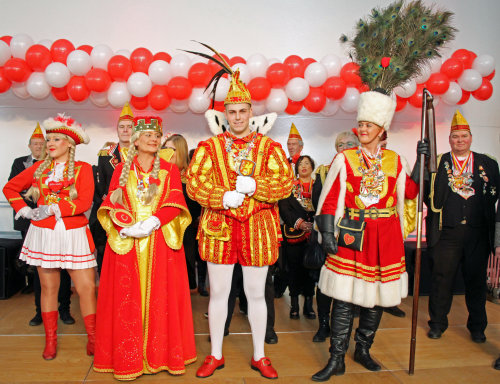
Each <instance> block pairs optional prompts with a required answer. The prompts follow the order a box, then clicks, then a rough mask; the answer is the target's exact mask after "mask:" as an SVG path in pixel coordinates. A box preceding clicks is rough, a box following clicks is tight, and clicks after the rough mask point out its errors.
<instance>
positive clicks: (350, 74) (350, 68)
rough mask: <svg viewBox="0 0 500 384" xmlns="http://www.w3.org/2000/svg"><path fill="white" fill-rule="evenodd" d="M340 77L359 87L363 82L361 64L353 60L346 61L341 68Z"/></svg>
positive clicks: (347, 82)
mask: <svg viewBox="0 0 500 384" xmlns="http://www.w3.org/2000/svg"><path fill="white" fill-rule="evenodd" d="M340 77H341V78H342V79H343V80H344V81H345V83H346V84H347V85H348V86H349V85H351V86H353V87H359V86H360V85H361V84H362V82H361V77H359V65H358V64H356V63H353V62H350V63H346V64H344V66H343V67H342V69H341V70H340Z"/></svg>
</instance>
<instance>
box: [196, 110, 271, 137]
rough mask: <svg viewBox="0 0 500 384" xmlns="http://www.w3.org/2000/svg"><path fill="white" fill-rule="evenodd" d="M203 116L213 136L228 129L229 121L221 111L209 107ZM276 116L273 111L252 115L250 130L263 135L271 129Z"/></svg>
mask: <svg viewBox="0 0 500 384" xmlns="http://www.w3.org/2000/svg"><path fill="white" fill-rule="evenodd" d="M205 118H206V119H207V122H208V126H209V128H210V131H211V132H212V134H213V135H214V136H217V135H220V134H221V133H224V132H225V131H227V130H228V129H229V123H228V122H227V120H226V116H225V115H224V113H223V112H219V111H217V110H215V109H209V110H208V111H206V112H205ZM277 118H278V115H277V114H276V113H274V112H273V113H267V114H265V115H260V116H254V117H252V118H251V119H250V121H249V125H250V130H251V131H252V132H253V131H257V132H259V133H261V134H263V135H265V134H267V132H269V131H270V130H271V128H272V127H273V125H274V122H275V121H276V119H277Z"/></svg>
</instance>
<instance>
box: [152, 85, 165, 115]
mask: <svg viewBox="0 0 500 384" xmlns="http://www.w3.org/2000/svg"><path fill="white" fill-rule="evenodd" d="M147 97H148V101H149V105H151V108H153V109H155V110H157V111H162V110H164V109H165V108H167V107H168V106H169V105H170V97H168V91H167V86H166V85H153V88H151V92H149V95H148V96H147Z"/></svg>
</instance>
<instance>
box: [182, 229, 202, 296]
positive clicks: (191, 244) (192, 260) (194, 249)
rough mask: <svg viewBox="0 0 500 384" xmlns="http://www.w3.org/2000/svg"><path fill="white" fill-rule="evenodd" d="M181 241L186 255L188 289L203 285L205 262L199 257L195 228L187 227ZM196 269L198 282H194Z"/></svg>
mask: <svg viewBox="0 0 500 384" xmlns="http://www.w3.org/2000/svg"><path fill="white" fill-rule="evenodd" d="M183 243H184V254H185V255H186V267H187V273H188V281H189V289H195V288H197V287H205V281H206V276H207V262H206V261H203V260H202V259H201V258H200V253H199V251H198V240H196V228H194V227H192V226H189V227H187V229H186V232H185V233H184V242H183ZM196 271H197V272H198V283H197V282H196Z"/></svg>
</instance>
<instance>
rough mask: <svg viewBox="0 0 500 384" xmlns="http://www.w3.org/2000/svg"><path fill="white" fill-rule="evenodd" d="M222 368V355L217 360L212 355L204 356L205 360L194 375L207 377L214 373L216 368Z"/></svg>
mask: <svg viewBox="0 0 500 384" xmlns="http://www.w3.org/2000/svg"><path fill="white" fill-rule="evenodd" d="M222 368H224V356H222V358H221V359H220V360H217V359H216V358H215V357H213V356H212V355H209V356H207V357H205V361H204V362H203V364H202V365H201V367H200V368H198V370H197V371H196V377H201V378H205V377H209V376H212V375H213V374H214V371H215V370H216V369H222Z"/></svg>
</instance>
